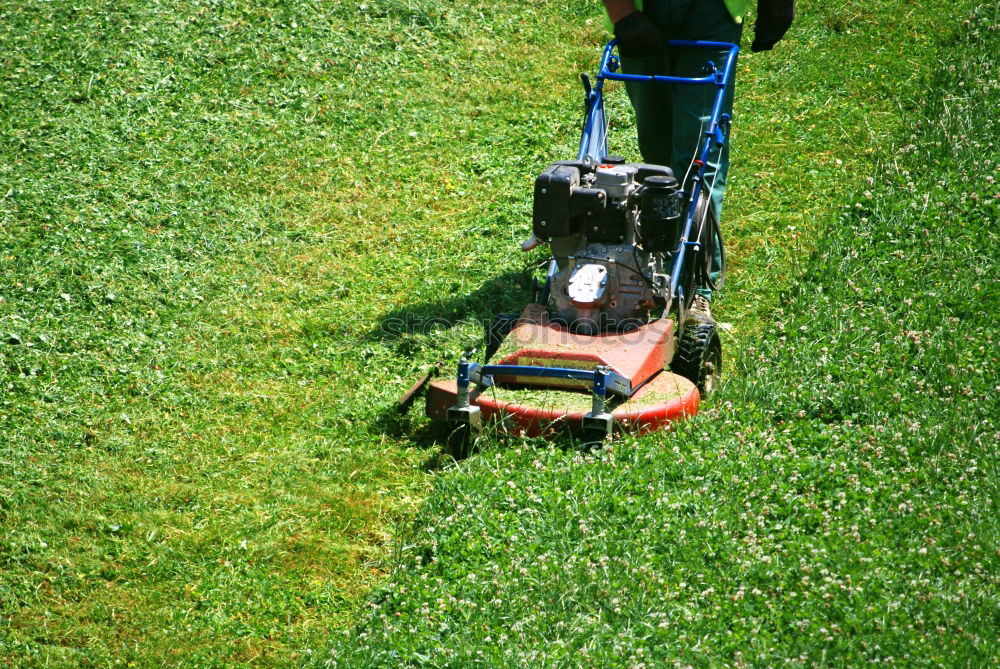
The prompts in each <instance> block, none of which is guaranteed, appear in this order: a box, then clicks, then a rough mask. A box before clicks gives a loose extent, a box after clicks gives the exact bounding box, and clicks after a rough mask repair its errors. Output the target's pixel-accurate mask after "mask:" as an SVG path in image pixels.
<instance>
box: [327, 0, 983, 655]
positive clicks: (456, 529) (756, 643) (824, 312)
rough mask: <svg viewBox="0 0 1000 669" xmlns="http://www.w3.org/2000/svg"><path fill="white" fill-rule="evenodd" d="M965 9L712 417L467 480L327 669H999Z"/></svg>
mask: <svg viewBox="0 0 1000 669" xmlns="http://www.w3.org/2000/svg"><path fill="white" fill-rule="evenodd" d="M966 8H967V9H970V10H971V12H970V14H968V16H967V19H966V20H965V22H964V23H963V28H962V31H961V34H960V35H959V36H958V37H956V38H954V40H953V41H952V40H949V41H948V42H945V43H942V45H941V46H942V49H941V50H940V51H939V54H940V57H941V64H940V67H939V69H938V71H937V72H936V74H935V76H934V77H933V78H932V79H931V80H930V81H928V82H926V86H925V87H924V88H922V89H921V93H922V94H921V96H920V100H921V101H922V104H923V106H922V107H921V109H920V113H919V115H914V116H910V117H909V119H910V120H911V121H912V123H911V128H912V129H911V131H909V132H907V133H905V134H901V135H900V137H899V139H898V141H897V142H896V143H895V144H894V145H893V146H892V148H891V153H890V154H888V155H887V157H886V159H885V160H884V161H883V162H882V164H881V166H880V167H879V168H878V169H877V170H875V171H873V172H872V173H871V179H870V182H869V183H868V184H867V188H866V189H865V190H864V191H859V192H858V193H857V195H856V197H855V198H854V199H852V200H851V202H850V205H849V206H847V207H845V208H844V209H842V210H841V212H840V213H839V214H838V215H836V216H835V217H832V218H831V221H830V222H831V225H830V227H829V228H828V231H827V233H826V234H824V235H823V236H822V237H820V238H819V239H818V240H816V242H815V245H816V249H815V252H814V253H813V254H811V255H810V256H809V257H808V258H807V259H803V265H802V266H803V269H804V274H803V275H802V276H801V277H800V278H798V280H796V281H795V283H794V284H793V286H792V287H791V288H789V289H786V290H784V291H783V293H782V306H781V307H780V309H776V310H775V311H774V314H775V318H776V323H775V325H774V327H773V328H772V329H771V330H770V331H769V332H767V333H765V334H764V335H763V336H761V337H759V338H756V339H755V340H754V341H753V342H752V345H750V346H748V347H747V348H746V350H745V352H744V353H743V355H742V356H741V357H740V358H739V360H738V361H737V365H738V368H739V376H738V378H736V379H734V380H732V381H730V382H729V383H728V384H727V385H725V386H724V387H723V389H722V390H721V391H719V393H718V395H716V397H715V400H714V403H713V404H712V406H711V407H710V408H709V410H708V411H707V412H706V413H705V414H703V415H702V416H700V417H698V418H696V419H694V420H692V421H690V422H687V423H685V424H683V425H681V426H679V427H678V428H677V429H676V430H674V431H673V432H672V433H670V434H669V435H657V436H653V437H648V438H642V439H623V440H621V441H620V442H618V443H616V444H615V446H614V447H613V448H607V449H605V450H604V451H603V452H601V453H599V454H597V455H583V454H574V453H572V452H566V451H563V450H560V449H557V448H552V447H545V446H544V445H543V444H539V443H537V442H530V441H529V442H524V443H523V444H521V445H518V444H517V442H515V443H513V444H511V445H510V447H508V448H507V449H498V450H495V451H493V452H486V453H484V454H481V455H480V456H478V457H476V458H473V459H470V460H468V461H466V462H464V463H463V464H462V466H461V468H460V470H459V471H456V472H455V473H454V474H453V475H451V476H444V477H441V478H440V479H438V481H437V484H436V489H435V492H434V493H433V494H432V495H431V496H430V497H429V498H428V500H427V501H426V503H425V505H424V507H423V509H422V510H421V512H420V516H419V521H418V522H417V523H416V524H415V525H414V527H413V529H412V535H411V536H410V537H408V538H406V540H405V541H404V544H403V546H402V548H401V550H400V563H399V566H398V568H397V570H396V572H395V573H394V574H393V576H392V577H391V578H390V579H389V580H388V582H387V583H386V584H384V585H383V586H381V587H380V588H379V589H378V591H377V593H376V594H375V596H374V597H373V598H372V599H371V601H370V603H369V607H368V611H367V613H366V614H365V615H364V616H363V617H362V619H361V621H360V623H359V624H358V626H357V627H356V628H355V629H352V630H350V631H345V632H344V633H343V635H342V638H341V640H340V641H338V642H337V643H336V644H335V645H334V647H333V648H332V650H331V651H330V653H329V654H323V655H321V656H318V657H317V662H319V661H326V662H329V663H331V664H333V665H334V666H351V667H357V666H386V665H388V664H401V663H403V664H406V663H409V664H414V665H418V666H464V665H466V664H484V665H487V666H525V665H528V664H535V665H538V666H665V665H671V664H681V665H684V666H701V665H709V666H714V665H736V666H771V665H775V664H785V663H788V664H793V665H807V666H814V665H825V664H837V665H845V666H854V665H857V664H861V663H872V662H878V663H898V664H903V665H906V666H990V665H993V664H996V663H997V662H998V661H1000V636H998V632H997V630H998V629H1000V628H998V622H1000V617H998V616H1000V578H998V576H997V575H998V574H1000V557H998V556H1000V543H998V537H1000V533H998V530H1000V528H998V522H1000V521H998V518H1000V515H998V513H997V512H998V508H997V500H998V499H1000V461H998V456H997V453H996V449H995V444H996V443H997V440H998V439H1000V430H998V424H997V416H998V415H1000V406H998V402H997V399H996V391H997V385H996V383H997V378H1000V374H998V371H1000V370H998V361H997V354H996V351H997V337H998V334H1000V321H998V313H1000V311H998V307H1000V295H998V293H997V289H996V284H995V282H994V281H991V280H990V278H989V277H990V276H991V275H992V274H994V273H995V272H996V254H995V252H994V249H995V248H996V247H997V242H998V239H997V231H996V222H997V220H998V219H1000V207H998V204H997V202H998V201H997V186H996V180H997V177H998V175H1000V163H998V161H997V158H996V150H995V137H996V133H997V128H996V121H995V119H993V117H992V115H991V110H992V109H993V108H995V106H996V104H997V102H998V100H1000V87H998V85H997V80H996V77H995V76H994V69H995V67H996V63H995V56H994V54H995V53H996V49H997V46H998V35H1000V14H998V12H997V10H996V8H995V7H985V6H982V7H978V8H975V7H971V6H967V7H966ZM886 148H888V147H886Z"/></svg>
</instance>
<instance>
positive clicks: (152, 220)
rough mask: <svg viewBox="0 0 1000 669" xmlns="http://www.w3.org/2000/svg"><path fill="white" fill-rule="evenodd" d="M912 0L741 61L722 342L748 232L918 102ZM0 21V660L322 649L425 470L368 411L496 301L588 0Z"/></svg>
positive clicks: (275, 654)
mask: <svg viewBox="0 0 1000 669" xmlns="http://www.w3.org/2000/svg"><path fill="white" fill-rule="evenodd" d="M938 4H941V6H938V5H936V4H932V5H928V6H926V7H921V8H919V9H914V10H913V12H914V13H910V14H903V15H902V16H896V15H895V14H894V16H896V19H895V20H894V21H893V22H890V23H889V24H886V23H884V22H882V20H881V19H878V18H876V17H880V16H884V15H885V12H884V9H885V7H888V6H889V5H888V4H887V3H880V4H879V3H877V4H876V5H866V6H865V7H860V6H856V5H855V4H853V3H842V4H837V5H832V6H829V7H827V8H826V9H823V10H821V12H820V13H817V14H813V15H807V16H804V17H803V19H802V21H801V22H800V24H798V26H797V32H796V34H795V35H793V36H792V37H791V38H790V39H789V41H788V42H787V44H786V45H783V46H787V48H783V49H782V50H779V51H778V52H776V53H774V54H768V55H761V56H757V55H749V54H747V55H746V56H745V58H744V59H743V61H742V65H741V68H742V71H741V76H742V79H741V84H740V85H741V99H740V103H739V104H741V105H743V106H742V108H741V110H738V111H739V113H740V114H741V116H740V118H739V122H738V124H737V135H736V141H735V153H736V155H735V160H734V168H733V174H734V176H736V177H737V178H734V179H733V191H732V197H730V198H729V200H728V202H729V204H728V205H727V207H728V209H727V212H728V213H727V217H728V219H729V221H731V224H730V225H729V228H728V229H729V230H731V232H730V233H729V239H730V244H731V247H732V248H735V250H734V252H733V254H732V255H733V257H734V267H735V268H736V272H735V273H734V274H733V275H732V276H731V279H730V280H731V284H730V288H729V291H728V296H727V297H724V298H723V301H722V302H721V304H720V308H722V309H724V310H725V312H724V314H725V315H724V316H723V317H724V318H725V319H726V320H732V321H734V322H735V323H736V324H737V325H736V328H737V329H736V335H737V336H738V337H742V336H746V335H745V334H744V333H750V332H753V331H755V330H758V329H761V328H762V327H764V325H765V324H766V323H768V322H769V319H768V317H767V308H768V305H769V304H771V303H773V302H774V300H775V299H776V296H777V294H778V293H777V291H778V290H780V288H781V287H782V286H785V285H787V283H788V278H789V276H791V274H793V273H794V271H792V272H789V268H792V269H793V270H794V262H795V259H796V257H797V254H798V253H799V251H800V248H797V247H795V246H794V245H788V244H783V243H782V244H779V243H777V242H776V241H774V240H773V237H774V236H775V235H782V234H785V235H787V234H788V231H787V228H788V226H790V225H794V226H796V230H795V231H794V232H795V233H796V234H800V239H801V242H800V246H801V247H804V248H808V247H809V246H810V245H811V243H812V242H811V241H810V240H811V239H812V238H813V237H814V236H815V232H816V230H817V229H818V228H819V227H821V225H822V221H823V220H825V219H823V217H822V215H823V213H824V212H826V211H829V210H830V209H831V208H832V207H833V204H834V202H836V200H837V197H838V196H839V194H841V193H843V192H845V191H846V190H847V189H849V187H850V186H851V184H852V183H861V181H862V180H863V178H864V174H865V170H864V166H866V165H870V164H871V163H872V160H873V155H872V154H873V152H874V151H875V149H873V143H875V144H877V143H878V142H881V141H884V140H885V138H887V137H891V136H893V135H894V133H895V132H896V131H897V130H898V128H899V126H900V124H901V119H900V117H899V116H898V114H897V112H898V107H899V105H903V106H904V107H905V108H910V107H911V106H912V105H913V103H912V100H915V99H917V98H916V97H914V96H913V95H912V92H913V91H915V90H918V89H917V84H918V83H919V82H920V81H921V79H922V77H924V76H926V75H927V73H928V72H929V67H930V63H931V62H932V60H933V59H932V57H931V55H932V54H933V53H934V48H936V46H937V45H936V43H935V41H934V38H933V37H931V36H933V35H935V34H936V33H935V30H934V27H933V26H934V24H933V23H931V22H929V21H928V20H927V19H928V17H930V16H935V17H946V16H954V15H955V13H956V12H957V11H958V10H957V9H956V7H955V6H954V5H953V4H948V5H947V6H944V5H943V3H938ZM0 13H2V15H3V17H2V18H3V22H2V24H0V25H2V28H0V30H2V31H3V36H4V42H5V44H7V45H9V49H8V50H7V51H6V52H5V55H4V69H3V71H2V87H0V127H2V128H3V132H4V135H5V136H6V137H7V138H9V141H8V142H5V143H4V145H3V147H2V149H0V151H2V154H3V161H2V163H0V175H2V176H0V184H2V188H0V195H2V196H3V199H2V200H0V221H2V229H0V235H2V240H3V241H2V249H3V251H2V253H0V286H2V291H3V292H2V298H3V300H2V302H0V332H2V333H3V335H4V339H3V341H2V342H0V375H2V376H0V429H2V431H3V437H2V439H3V441H2V442H0V443H2V450H0V517H2V521H3V523H4V525H5V527H7V528H10V530H9V531H8V532H7V533H6V535H5V537H4V541H3V542H2V543H0V551H2V552H0V560H2V575H0V594H2V596H0V602H2V603H0V611H2V616H3V637H2V644H3V645H2V651H3V652H2V654H3V656H5V657H9V658H12V661H13V662H14V663H16V664H25V663H38V664H43V663H55V664H59V663H62V664H88V663H89V664H110V663H112V662H113V661H116V660H126V661H137V662H140V663H152V662H168V663H169V662H173V663H188V664H206V663H216V664H218V663H223V664H224V663H241V662H247V661H257V662H262V663H286V662H289V661H291V660H292V659H293V658H296V657H298V656H300V655H301V654H303V653H306V652H307V650H308V649H311V648H318V647H321V646H322V645H323V643H324V641H323V640H324V639H325V638H326V635H327V633H328V631H329V629H330V628H332V627H336V626H338V625H341V624H343V623H344V622H345V621H346V620H347V619H348V616H349V615H350V613H351V611H353V610H354V607H356V606H357V604H358V602H359V601H360V598H361V597H363V595H364V593H365V592H366V590H367V588H368V587H369V586H370V585H371V584H372V583H374V582H377V581H378V580H379V579H380V578H381V576H382V574H383V572H384V570H385V568H386V567H387V564H388V563H387V562H386V560H385V555H386V550H387V548H386V547H387V546H388V545H390V544H389V542H390V540H391V531H392V524H393V523H394V522H395V521H396V520H397V519H400V518H406V517H409V516H410V514H412V513H413V511H414V509H415V508H416V506H417V504H418V503H419V501H420V500H421V499H422V497H423V495H424V494H425V493H426V491H427V489H428V484H429V481H428V478H427V476H426V474H424V473H423V471H422V469H421V465H423V464H424V462H425V461H426V460H427V459H428V457H431V456H430V454H431V453H433V450H434V448H436V446H435V445H434V444H433V443H432V442H428V440H427V439H426V438H424V437H423V436H421V435H422V434H423V425H424V423H423V421H421V420H419V419H417V418H412V419H405V420H403V421H402V422H397V421H387V420H386V419H385V417H384V413H385V411H386V410H387V409H389V408H390V407H391V404H392V401H393V399H394V398H395V396H396V395H397V394H398V392H399V390H400V388H401V387H405V385H407V381H408V380H409V378H410V376H411V375H412V374H413V373H414V372H415V371H417V370H420V369H422V368H423V367H424V366H425V365H426V364H428V363H429V362H430V361H432V360H434V359H436V358H437V357H439V356H440V355H442V351H445V352H448V353H449V354H450V353H453V352H456V351H458V350H459V349H460V348H462V347H466V346H469V345H472V344H474V343H476V342H477V341H478V339H479V337H480V336H481V330H480V328H479V325H478V324H477V323H476V321H477V320H478V319H481V318H484V317H488V316H489V315H490V314H491V313H492V312H494V311H502V310H512V309H516V308H517V307H518V306H519V305H520V304H521V303H522V302H523V300H524V299H525V298H526V296H527V291H526V290H525V288H526V286H527V282H526V278H527V277H526V272H525V268H526V267H527V266H529V265H530V264H531V263H530V260H525V259H524V258H523V257H521V256H520V255H519V254H518V253H516V252H515V249H516V246H515V244H514V242H516V241H519V240H520V238H522V237H523V236H525V235H526V234H527V232H528V231H529V226H528V218H529V207H530V202H529V198H528V196H527V194H529V193H530V183H531V179H532V178H533V176H534V175H535V174H537V173H538V172H539V171H540V170H541V169H542V168H544V166H545V165H546V164H547V163H548V162H549V161H551V160H553V159H555V158H562V157H566V156H570V155H572V154H574V153H575V143H576V135H577V131H578V128H577V126H578V122H579V112H580V110H579V91H578V90H577V88H578V84H577V83H576V81H575V75H576V73H577V72H578V71H581V70H588V71H589V70H592V68H593V64H594V58H595V56H596V54H597V50H596V47H597V44H598V43H599V40H600V39H601V31H600V28H599V22H597V21H590V23H589V24H588V23H587V21H588V20H589V19H591V18H593V14H594V7H593V6H592V4H591V3H583V2H574V3H571V4H569V5H567V4H565V3H558V4H557V3H535V4H533V5H532V6H531V7H525V6H523V3H506V2H504V3H489V4H484V5H474V6H463V7H454V6H452V5H450V4H449V5H445V4H442V3H440V2H431V1H430V0H426V1H418V0H414V1H412V2H407V3H391V2H371V3H367V4H366V9H365V10H363V11H359V9H358V8H357V7H347V6H340V5H334V6H324V7H316V6H312V5H307V4H300V3H263V4H261V3H257V4H253V5H250V4H247V3H231V4H226V5H221V4H212V3H200V2H190V3H184V2H168V3H158V4H148V3H136V2H125V3H122V2H119V3H114V4H111V3H102V2H98V3H91V4H90V5H87V6H86V7H82V6H80V7H77V6H70V5H69V4H67V3H47V4H44V5H13V4H7V5H3V6H2V7H0ZM912 35H916V37H912V38H911V36H912ZM941 39H942V41H944V38H941ZM894 44H896V45H898V46H893V45H894ZM903 44H905V45H906V46H905V47H904V46H902V45H903ZM851 53H854V54H856V55H858V57H855V58H845V54H851ZM860 54H864V55H863V57H862V56H861V55H860ZM869 65H875V66H877V69H876V70H875V71H874V72H872V71H870V68H869ZM861 75H865V76H861ZM613 104H616V105H617V107H616V110H617V112H616V117H615V118H616V119H617V120H616V133H617V134H616V136H618V137H622V138H624V137H627V136H628V135H629V133H630V131H631V125H630V123H631V122H630V119H629V117H628V114H627V111H626V110H625V108H624V107H625V105H624V102H623V101H622V99H621V97H619V98H618V100H617V102H616V103H613ZM831 137H836V138H837V142H838V144H837V149H836V150H834V149H833V148H831V139H830V138H831ZM619 146H620V144H619ZM623 148H624V147H623ZM624 150H625V152H627V148H624ZM837 160H840V161H841V162H840V163H839V164H838V163H837V162H836V161H837ZM757 161H759V162H757ZM751 165H760V166H762V167H760V168H753V169H751V167H750V166H751ZM800 225H801V227H799V226H800ZM740 259H742V260H740ZM741 263H742V264H741ZM776 268H781V269H780V270H778V269H776ZM432 321H433V322H432ZM456 322H457V325H456ZM400 323H402V324H403V326H402V327H399V324H400ZM434 323H437V324H436V325H435V324H434ZM730 345H731V346H732V345H733V344H730ZM373 371H377V372H378V374H379V376H378V377H376V376H374V375H373ZM411 433H414V434H416V435H417V436H416V437H410V436H408V435H410V434H411ZM428 445H430V446H431V449H430V450H428V449H427V446H428Z"/></svg>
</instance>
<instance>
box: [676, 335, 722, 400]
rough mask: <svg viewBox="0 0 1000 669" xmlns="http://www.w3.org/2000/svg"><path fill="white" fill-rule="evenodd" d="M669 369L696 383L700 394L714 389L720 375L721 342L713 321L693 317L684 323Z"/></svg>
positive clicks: (707, 393) (709, 392) (708, 392)
mask: <svg viewBox="0 0 1000 669" xmlns="http://www.w3.org/2000/svg"><path fill="white" fill-rule="evenodd" d="M670 369H671V371H673V372H674V373H675V374H680V375H681V376H683V377H684V378H686V379H688V380H690V381H691V382H692V383H693V384H695V385H696V386H698V392H699V393H701V396H702V397H705V396H707V395H710V394H711V393H712V391H713V390H715V387H716V386H717V385H718V384H719V378H720V377H721V375H722V342H721V341H720V340H719V333H718V332H716V330H715V324H714V323H706V322H703V321H699V320H696V319H693V318H692V319H689V320H688V322H687V323H685V325H684V329H683V331H682V332H681V337H680V340H679V341H678V342H677V350H676V351H675V352H674V360H673V362H671V363H670Z"/></svg>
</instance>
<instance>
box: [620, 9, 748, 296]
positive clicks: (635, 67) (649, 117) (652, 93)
mask: <svg viewBox="0 0 1000 669" xmlns="http://www.w3.org/2000/svg"><path fill="white" fill-rule="evenodd" d="M642 11H643V13H645V14H646V15H647V16H648V17H649V18H650V19H651V20H652V21H653V22H654V23H655V24H656V25H657V26H659V28H660V29H661V30H663V31H664V32H665V33H666V34H667V35H668V36H669V37H670V38H671V39H685V40H707V41H713V42H733V43H736V44H739V41H740V35H741V33H742V32H743V26H742V24H739V23H736V22H735V21H734V20H733V17H732V16H731V15H730V14H729V11H728V10H727V9H726V5H725V4H724V3H723V0H645V2H644V3H643V10H642ZM707 60H713V61H714V62H715V63H716V64H717V65H720V66H721V64H722V54H719V55H718V56H715V55H713V54H711V53H710V52H705V51H677V52H670V53H664V54H663V55H662V56H653V57H643V58H636V57H631V58H630V57H623V58H622V69H623V70H624V71H625V72H628V73H631V74H669V75H674V76H685V77H692V76H701V75H702V68H703V67H704V66H705V62H706V61H707ZM732 84H733V82H730V86H728V87H727V95H726V99H725V101H724V103H723V108H722V112H723V113H724V114H732V111H733V85H732ZM626 88H627V90H628V95H629V99H630V100H631V101H632V106H633V107H634V108H635V116H636V125H637V128H638V134H639V151H640V153H642V158H643V160H644V161H646V162H648V163H655V164H658V165H669V166H670V167H671V168H672V169H673V170H674V173H675V174H676V176H677V178H678V179H682V178H683V177H684V175H685V173H686V172H687V169H688V166H689V165H690V163H691V159H692V158H693V157H694V156H695V155H696V153H697V152H698V151H699V150H700V146H701V142H702V140H703V138H704V135H703V133H704V131H705V124H706V123H707V122H708V116H709V114H710V113H711V111H712V103H713V102H714V101H715V88H714V87H711V86H665V85H658V84H648V83H628V84H626ZM728 169H729V141H728V138H727V141H726V144H725V146H723V147H722V149H721V150H719V149H714V148H713V150H712V152H711V153H710V155H709V160H708V165H707V166H706V168H705V186H706V188H708V187H712V186H713V184H714V187H713V189H712V208H713V210H714V213H715V216H716V217H717V218H718V220H721V215H722V195H723V191H724V190H725V187H726V172H727V171H728ZM721 254H722V249H721V248H719V247H718V245H713V270H718V269H719V268H721V265H722V257H721ZM713 274H716V275H717V272H713ZM713 279H714V277H713ZM698 292H699V293H701V294H702V295H704V296H705V297H708V298H709V299H711V296H712V292H711V290H710V289H708V288H707V287H700V288H699V289H698Z"/></svg>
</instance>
